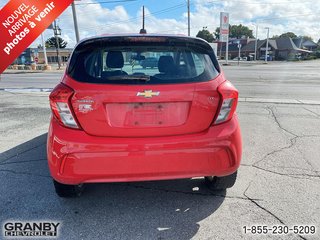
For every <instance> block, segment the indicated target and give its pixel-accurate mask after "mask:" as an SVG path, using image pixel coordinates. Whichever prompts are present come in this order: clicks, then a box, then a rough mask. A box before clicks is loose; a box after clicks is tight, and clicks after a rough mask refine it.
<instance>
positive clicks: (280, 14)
mask: <svg viewBox="0 0 320 240" xmlns="http://www.w3.org/2000/svg"><path fill="white" fill-rule="evenodd" d="M7 2H8V1H7V0H0V8H2V7H3V6H4V5H5V4H6V3H7ZM99 2H100V3H99ZM110 2H113V3H110ZM76 4H77V5H76V10H77V15H78V22H79V29H80V38H85V37H89V36H94V35H100V34H104V33H137V32H139V30H140V28H141V22H142V21H141V14H142V5H145V8H146V9H145V10H146V29H147V31H148V33H179V34H187V0H171V1H170V0H133V1H130V0H129V1H128V0H81V1H76ZM190 4H191V35H192V36H195V35H196V34H197V32H198V31H199V30H201V29H202V27H207V29H208V30H209V31H210V32H214V30H215V29H216V27H218V26H219V14H220V12H221V11H224V12H229V14H230V24H232V25H238V24H240V23H241V24H243V25H246V26H248V27H249V28H250V29H252V30H254V35H255V29H256V25H257V24H258V38H260V39H263V38H266V35H267V33H266V31H267V30H266V29H265V27H269V28H270V37H271V36H273V35H280V34H281V33H284V32H288V31H290V32H294V33H295V34H297V35H307V36H311V37H312V38H313V40H314V41H315V42H317V41H318V39H319V38H320V14H319V13H320V0H265V1H262V0H261V1H260V0H240V1H237V0H220V1H219V0H190ZM58 22H59V26H60V28H61V29H62V38H63V39H65V40H66V41H67V42H68V47H73V46H74V44H75V33H74V27H73V19H72V12H71V7H69V8H68V9H67V10H66V11H65V12H64V13H63V14H61V16H60V17H59V20H58ZM52 35H53V31H52V30H46V31H45V33H44V36H45V39H47V38H49V37H51V36H52ZM40 43H41V41H40V39H37V40H36V41H35V42H34V43H33V44H32V46H37V45H38V44H40Z"/></svg>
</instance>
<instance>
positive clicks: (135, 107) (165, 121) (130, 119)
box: [106, 102, 190, 128]
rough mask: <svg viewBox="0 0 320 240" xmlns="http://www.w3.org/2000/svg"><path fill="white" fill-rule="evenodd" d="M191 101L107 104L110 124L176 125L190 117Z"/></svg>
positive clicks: (127, 126) (130, 125) (143, 126)
mask: <svg viewBox="0 0 320 240" xmlns="http://www.w3.org/2000/svg"><path fill="white" fill-rule="evenodd" d="M189 108H190V102H170V103H163V102H161V103H160V102H159V103H144V102H136V103H110V104H106V111H107V116H108V122H109V125H110V126H112V127H118V128H146V127H148V128H151V127H175V126H180V125H183V124H184V123H185V122H186V121H187V118H188V114H189Z"/></svg>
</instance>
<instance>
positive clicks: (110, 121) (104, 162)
mask: <svg viewBox="0 0 320 240" xmlns="http://www.w3.org/2000/svg"><path fill="white" fill-rule="evenodd" d="M124 36H125V38H123V37H122V36H112V37H110V38H112V39H111V40H110V39H109V37H108V36H107V37H95V38H91V39H87V40H83V41H81V42H80V43H79V44H78V45H77V46H81V47H85V48H86V47H88V48H89V49H91V48H92V47H95V45H92V43H95V42H96V41H97V42H98V46H103V47H104V46H105V45H106V43H108V41H109V40H110V41H111V42H112V41H113V42H112V44H113V45H114V44H117V41H119V42H121V41H123V39H126V40H128V39H129V41H134V42H137V41H138V42H140V41H142V42H143V41H151V42H152V43H154V42H157V41H158V42H159V44H160V43H161V42H164V41H165V42H166V43H165V44H166V45H165V46H169V48H170V49H171V46H173V45H174V43H175V41H176V42H178V45H177V47H178V48H179V47H180V46H182V45H183V44H184V43H185V42H187V43H188V44H187V45H188V46H192V47H190V49H191V50H192V49H193V48H194V49H197V50H196V51H198V52H197V53H199V54H207V52H208V54H207V55H206V56H205V57H203V59H205V60H204V61H208V59H209V60H210V61H211V60H212V64H211V65H210V66H211V67H210V68H209V70H208V71H207V69H208V68H207V67H208V65H206V64H203V66H206V67H204V69H205V70H203V71H200V72H199V75H196V77H198V76H202V78H196V77H194V80H190V81H189V80H188V78H185V79H183V80H182V81H181V80H180V79H178V80H177V81H174V80H175V79H173V81H172V82H170V80H171V79H170V78H163V79H164V83H158V82H157V83H155V84H148V82H147V81H145V82H143V81H141V82H137V83H134V84H131V82H130V81H129V80H128V81H129V82H130V83H129V84H128V83H127V82H125V83H123V84H118V82H119V81H118V80H117V81H116V83H115V82H111V83H110V82H108V79H107V78H106V79H103V78H97V77H96V76H100V75H99V74H98V75H94V76H93V77H95V78H96V79H95V80H94V81H92V82H87V77H86V76H80V77H79V79H81V80H79V79H76V77H72V74H73V73H74V72H73V73H72V71H75V69H76V68H74V67H70V66H76V67H77V68H78V69H79V68H80V70H79V71H78V72H77V71H75V72H76V73H77V74H78V75H74V76H79V75H81V74H82V73H83V72H82V71H81V66H83V67H86V65H76V63H77V62H76V61H75V62H72V61H73V55H74V53H73V54H72V57H71V59H70V62H69V66H68V68H67V70H66V73H65V75H64V77H63V78H62V82H61V83H60V84H59V85H58V88H57V89H59V91H58V90H56V92H55V89H54V90H53V92H55V93H51V95H50V104H51V108H52V110H53V116H52V118H51V121H50V126H49V132H48V138H47V156H48V165H49V169H50V173H51V175H52V177H53V178H54V179H55V180H56V181H57V182H60V183H63V184H81V183H92V182H124V181H148V180H163V179H178V178H191V177H202V176H227V175H230V174H233V173H234V172H235V171H237V169H238V167H239V165H240V161H241V153H242V140H241V132H240V126H239V122H238V118H237V115H236V114H233V113H234V111H235V108H236V104H237V97H238V92H237V90H236V89H235V88H234V87H233V86H232V84H231V83H229V82H228V81H227V80H226V78H225V76H224V74H223V72H222V70H221V69H220V66H219V64H218V62H217V60H216V58H215V55H214V52H213V50H212V48H211V47H210V45H209V44H208V43H206V42H205V41H203V40H200V39H197V38H191V37H185V36H167V35H164V36H161V37H157V36H154V35H151V36H148V35H144V36H141V35H134V36H133V37H131V36H130V35H124ZM149 43H150V42H149ZM90 44H91V45H90ZM154 44H158V43H154ZM128 45H130V44H129V43H128ZM126 46H127V45H126ZM76 48H77V47H76ZM88 48H87V49H85V50H86V51H88ZM129 49H130V48H129ZM173 49H175V48H173ZM75 51H76V50H75ZM90 51H91V50H90ZM90 51H88V52H90ZM110 51H111V50H110ZM85 53H86V52H85ZM78 54H82V52H81V51H79V52H78ZM90 54H91V53H90ZM108 54H109V52H108ZM74 56H76V57H77V56H79V55H74ZM97 56H98V55H97ZM100 56H102V55H100ZM118 56H120V58H121V55H119V54H118ZM178 56H179V57H177V59H174V61H176V60H177V61H176V62H177V63H180V62H181V61H182V62H183V63H184V64H187V63H188V61H190V59H188V58H185V57H183V59H182V60H181V59H180V55H178ZM181 56H182V55H181ZM185 56H187V55H185ZM107 58H108V57H107ZM92 59H94V58H92ZM127 59H130V56H129V57H128V58H127ZM162 59H163V58H162ZM200 60H201V58H198V60H197V61H198V62H197V64H196V63H194V64H193V68H194V69H200V67H199V66H201V62H200V63H199V61H200ZM88 61H89V60H88ZM122 61H123V60H122ZM92 63H94V61H93V60H92ZM206 63H207V62H206ZM72 64H73V65H72ZM94 64H95V63H94ZM94 64H91V63H90V62H89V63H88V66H91V69H94V70H95V68H94V67H95V66H96V65H94ZM115 66H116V67H115V68H122V66H123V64H122V65H121V64H120V65H119V64H118V62H117V65H115ZM69 67H70V68H71V70H70V71H69V70H68V69H69ZM99 67H100V66H99ZM100 68H101V67H100ZM110 68H113V67H110ZM158 68H159V69H160V67H158ZM72 69H73V70H72ZM194 69H193V70H194ZM187 70H188V69H187ZM139 71H140V70H139ZM147 71H153V69H148V70H147ZM188 71H189V70H188ZM96 72H98V71H96ZM159 72H161V71H159ZM186 72H187V71H186ZM195 72H196V71H195ZM115 73H117V74H118V73H121V74H122V73H123V71H122V69H120V70H117V71H115ZM211 73H214V74H211ZM210 74H211V75H210ZM101 76H102V75H101ZM123 76H124V78H126V76H128V75H123ZM131 76H134V75H133V74H132V75H131ZM161 76H163V75H161ZM164 76H166V75H164ZM207 76H211V77H210V78H207ZM190 78H192V77H190ZM159 79H160V80H161V78H159ZM104 80H106V81H105V82H103V81H104ZM90 81H91V80H90ZM151 81H152V80H151ZM161 81H162V80H161ZM60 93H61V94H60ZM59 94H60V95H59ZM230 99H231V101H230ZM225 100H226V101H225ZM233 100H235V101H233ZM229 104H231V105H229ZM222 109H223V112H222ZM226 109H231V110H232V113H230V115H228V112H226V111H227V110H226ZM231 110H230V111H231ZM57 114H62V115H63V117H64V118H61V117H60V118H59V116H58V115H57ZM224 114H226V115H224ZM224 116H225V117H226V118H225V119H226V120H225V121H223V118H224ZM216 119H222V121H220V120H219V121H218V122H216ZM62 120H63V121H62ZM66 123H68V124H71V125H70V126H68V125H67V124H66Z"/></svg>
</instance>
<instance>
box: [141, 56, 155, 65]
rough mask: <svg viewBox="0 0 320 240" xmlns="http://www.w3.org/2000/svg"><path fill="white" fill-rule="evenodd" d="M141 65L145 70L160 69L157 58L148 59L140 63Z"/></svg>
mask: <svg viewBox="0 0 320 240" xmlns="http://www.w3.org/2000/svg"><path fill="white" fill-rule="evenodd" d="M140 65H141V66H142V67H143V68H148V67H149V68H155V67H158V59H157V58H155V57H147V58H146V59H144V60H141V61H140Z"/></svg>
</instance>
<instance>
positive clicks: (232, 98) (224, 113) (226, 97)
mask: <svg viewBox="0 0 320 240" xmlns="http://www.w3.org/2000/svg"><path fill="white" fill-rule="evenodd" d="M218 92H219V94H220V96H221V103H220V107H219V112H218V115H217V117H216V119H215V121H214V124H220V123H224V122H227V121H229V120H230V119H231V118H232V116H233V114H234V112H235V111H236V108H237V104H238V90H237V89H236V88H235V87H234V86H233V85H232V84H231V83H230V82H229V81H225V82H223V83H222V84H221V85H220V86H219V87H218Z"/></svg>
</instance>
